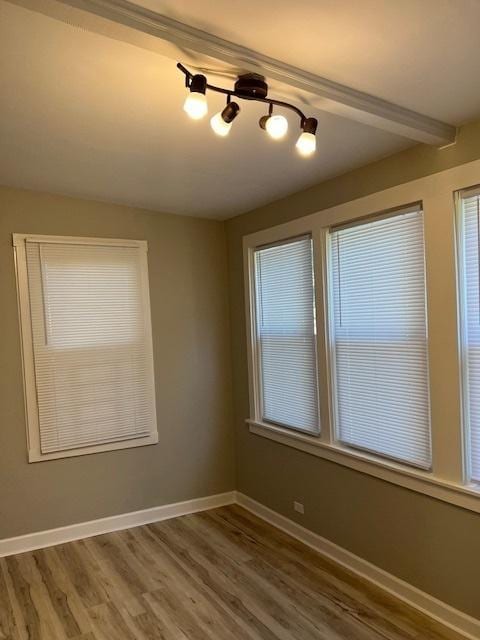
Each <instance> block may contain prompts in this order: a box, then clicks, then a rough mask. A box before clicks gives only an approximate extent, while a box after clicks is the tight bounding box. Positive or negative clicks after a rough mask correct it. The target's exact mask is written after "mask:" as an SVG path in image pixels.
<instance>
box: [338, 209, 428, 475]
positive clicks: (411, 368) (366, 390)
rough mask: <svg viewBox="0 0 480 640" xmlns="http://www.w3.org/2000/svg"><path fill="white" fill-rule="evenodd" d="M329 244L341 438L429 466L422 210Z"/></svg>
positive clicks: (362, 227) (351, 229) (350, 231)
mask: <svg viewBox="0 0 480 640" xmlns="http://www.w3.org/2000/svg"><path fill="white" fill-rule="evenodd" d="M329 244H330V262H329V264H330V283H331V297H330V300H331V304H330V309H329V314H330V320H331V334H332V335H331V340H332V351H333V358H332V360H333V361H332V368H333V373H334V375H333V377H334V389H335V413H336V425H335V426H336V437H337V438H338V439H339V441H340V442H341V443H343V444H345V445H347V446H349V447H353V448H358V449H362V450H365V451H369V452H373V453H375V454H377V455H380V456H384V457H387V458H391V459H393V460H398V461H401V462H404V463H408V464H411V465H415V466H418V467H421V468H430V466H431V453H430V449H431V447H430V415H429V381H428V364H427V332H426V311H425V267H424V242H423V217H422V212H421V211H419V210H415V211H408V212H404V213H397V214H395V215H387V216H384V217H380V218H378V219H371V220H370V221H368V220H367V221H365V220H363V221H361V222H359V223H354V224H351V225H346V226H343V227H342V226H340V227H337V228H332V230H331V233H330V243H329Z"/></svg>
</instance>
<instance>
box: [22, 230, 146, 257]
mask: <svg viewBox="0 0 480 640" xmlns="http://www.w3.org/2000/svg"><path fill="white" fill-rule="evenodd" d="M12 242H13V246H14V247H18V246H20V245H23V244H25V242H38V243H41V244H86V245H89V246H101V247H134V248H138V249H142V250H143V251H145V253H146V252H147V251H148V244H147V241H146V240H123V239H118V238H89V237H88V236H45V235H40V234H30V233H12Z"/></svg>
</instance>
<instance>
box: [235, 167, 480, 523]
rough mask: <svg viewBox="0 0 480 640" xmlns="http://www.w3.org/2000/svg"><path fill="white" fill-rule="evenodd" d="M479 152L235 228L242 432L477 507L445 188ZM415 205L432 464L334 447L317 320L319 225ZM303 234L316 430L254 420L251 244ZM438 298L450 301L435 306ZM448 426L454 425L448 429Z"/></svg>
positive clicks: (323, 304) (324, 228)
mask: <svg viewBox="0 0 480 640" xmlns="http://www.w3.org/2000/svg"><path fill="white" fill-rule="evenodd" d="M479 178H480V160H478V161H474V162H471V163H468V164H466V165H462V166H459V167H455V168H453V169H448V170H446V171H442V172H438V173H436V174H434V175H432V176H427V177H425V178H421V179H419V180H415V181H412V182H408V183H404V184H401V185H398V186H396V187H392V188H390V189H387V190H385V191H380V192H377V193H373V194H370V195H368V196H365V197H362V198H359V199H357V200H353V201H350V202H346V203H343V204H340V205H337V206H334V207H331V208H328V209H324V210H322V211H319V212H317V213H313V214H311V215H308V216H304V217H302V218H298V219H295V220H292V221H290V222H287V223H283V224H280V225H278V226H275V227H272V228H268V229H263V230H261V231H258V232H256V233H253V234H250V235H247V236H244V239H243V247H244V281H245V282H244V284H245V301H246V322H247V358H248V379H249V397H250V415H249V416H248V417H247V418H246V422H247V424H248V427H249V430H250V433H251V434H253V435H255V436H260V437H265V438H268V439H270V440H273V441H275V442H280V443H282V444H284V445H287V446H291V447H293V448H295V449H299V450H301V451H304V452H307V453H309V454H311V455H314V456H317V457H320V458H323V459H326V460H330V461H332V462H335V463H337V464H340V465H342V466H345V467H349V468H351V469H354V470H356V471H359V472H362V473H365V474H367V475H371V476H374V477H376V478H380V479H382V480H385V481H387V482H390V483H392V484H396V485H399V486H401V487H405V488H408V489H410V490H413V491H416V492H419V493H424V494H426V495H429V496H432V497H435V498H437V499H440V500H443V501H445V502H449V503H452V504H455V505H458V506H461V507H464V508H467V509H470V510H472V511H475V512H478V513H480V486H479V485H476V484H473V483H470V482H469V481H468V477H467V475H466V472H465V455H464V437H463V428H462V414H463V408H462V394H461V389H460V377H461V376H460V367H461V357H460V355H461V354H460V351H461V349H460V340H459V316H458V314H459V309H458V304H455V303H453V301H457V299H458V298H457V295H458V292H457V261H456V241H457V236H456V228H455V226H456V225H455V206H454V194H455V193H456V192H457V191H459V190H461V189H463V188H464V187H466V186H469V185H473V184H478V183H479V182H480V180H479ZM418 203H421V208H422V210H423V217H424V239H425V267H426V269H425V280H426V289H427V300H426V305H427V335H428V356H429V371H430V381H429V383H430V386H429V391H430V394H429V395H430V408H431V438H432V469H431V471H430V470H422V469H417V468H414V467H409V466H408V465H406V464H402V463H398V462H395V461H393V460H388V459H385V458H380V457H378V456H376V455H373V454H370V453H368V452H363V451H357V450H354V449H351V448H348V447H345V446H343V445H342V444H341V443H339V442H338V441H337V440H336V437H335V429H334V425H335V420H334V402H333V397H334V395H333V388H332V385H333V380H332V375H331V374H332V370H331V356H332V354H331V349H330V345H331V342H330V329H329V326H328V322H327V321H326V319H327V317H328V316H327V313H326V311H327V304H328V303H327V296H328V268H327V261H328V251H327V242H328V233H329V228H330V227H332V226H336V225H339V224H345V223H349V222H355V221H356V220H359V219H361V218H364V217H366V216H368V217H369V216H373V215H375V214H380V213H384V212H388V211H393V210H405V209H406V208H407V207H409V206H412V205H414V204H417V205H418ZM306 234H311V236H312V239H313V254H314V274H315V300H316V321H317V354H318V367H317V370H318V376H319V395H320V413H321V425H322V428H321V433H320V435H319V436H318V437H314V436H311V435H309V434H305V433H299V432H294V431H292V430H289V429H285V428H282V427H278V426H276V425H271V424H266V423H263V422H262V420H261V418H260V416H261V414H260V413H259V411H258V409H259V407H258V393H257V389H258V387H257V385H258V379H257V376H258V374H257V368H256V363H255V359H254V349H255V342H254V340H255V334H254V332H252V328H253V327H254V325H253V324H252V320H254V306H253V304H254V299H252V297H251V295H252V286H251V285H252V255H253V251H254V249H255V248H256V247H258V246H261V245H265V244H270V243H274V242H280V241H283V240H286V239H288V238H292V237H295V236H300V235H306ZM445 299H448V300H452V305H445ZM452 425H454V427H453V428H452Z"/></svg>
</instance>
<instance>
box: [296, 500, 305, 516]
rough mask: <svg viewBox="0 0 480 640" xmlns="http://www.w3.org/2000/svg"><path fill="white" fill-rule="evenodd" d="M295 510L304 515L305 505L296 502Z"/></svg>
mask: <svg viewBox="0 0 480 640" xmlns="http://www.w3.org/2000/svg"><path fill="white" fill-rule="evenodd" d="M293 508H294V510H295V511H297V512H298V513H302V514H303V513H305V507H304V506H303V504H302V503H301V502H294V503H293Z"/></svg>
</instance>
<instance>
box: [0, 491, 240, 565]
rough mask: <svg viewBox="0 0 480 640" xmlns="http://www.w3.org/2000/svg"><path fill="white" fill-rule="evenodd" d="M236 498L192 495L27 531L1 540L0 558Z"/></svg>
mask: <svg viewBox="0 0 480 640" xmlns="http://www.w3.org/2000/svg"><path fill="white" fill-rule="evenodd" d="M235 499H236V492H235V491H228V492H227V493H219V494H217V495H213V496H207V497H205V498H195V499H194V500H185V501H184V502H176V503H174V504H165V505H162V506H160V507H152V508H151V509H142V510H141V511H132V512H130V513H122V514H120V515H118V516H110V517H108V518H100V519H99V520H91V521H90V522H79V523H78V524H72V525H69V526H66V527H59V528H57V529H49V530H47V531H38V532H36V533H28V534H26V535H23V536H17V537H15V538H5V539H3V540H0V558H1V557H4V556H10V555H13V554H15V553H24V552H25V551H33V550H34V549H43V548H44V547H52V546H54V545H56V544H62V543H63V542H72V541H73V540H80V539H81V538H90V537H92V536H98V535H100V534H102V533H109V532H111V531H119V530H121V529H129V528H130V527H138V526H140V525H142V524H149V523H152V522H159V521H160V520H167V519H168V518H176V517H177V516H184V515H186V514H188V513H195V512H196V511H205V510H206V509H215V508H216V507H223V506H225V505H227V504H232V503H233V502H235Z"/></svg>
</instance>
